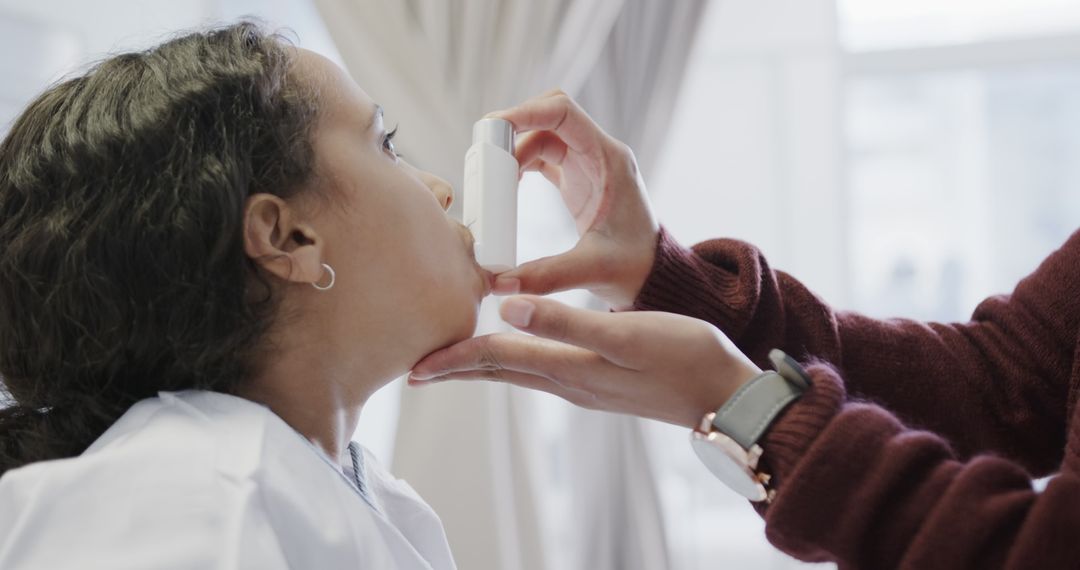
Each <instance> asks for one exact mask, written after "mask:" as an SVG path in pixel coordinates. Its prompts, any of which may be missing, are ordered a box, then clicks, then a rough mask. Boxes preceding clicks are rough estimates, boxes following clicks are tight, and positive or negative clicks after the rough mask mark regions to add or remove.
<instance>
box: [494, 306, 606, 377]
mask: <svg viewBox="0 0 1080 570" xmlns="http://www.w3.org/2000/svg"><path fill="white" fill-rule="evenodd" d="M499 316H501V317H502V319H503V320H504V321H506V322H507V323H509V324H510V325H512V326H513V327H514V328H517V329H519V330H522V331H525V332H527V333H530V334H533V335H536V336H538V337H543V338H547V339H551V340H555V341H558V342H562V343H566V344H571V345H574V346H579V347H581V348H585V349H588V350H591V351H593V352H597V353H599V354H600V355H602V356H604V357H606V358H608V359H609V360H612V361H618V360H621V359H619V358H618V357H617V356H618V353H620V352H622V351H624V350H625V349H626V343H625V342H624V339H625V335H623V334H622V332H621V331H620V329H621V328H625V327H620V326H619V323H618V322H617V321H618V320H619V319H620V318H622V317H625V316H626V315H625V314H620V313H607V312H600V311H590V310H588V309H580V308H577V307H571V306H568V305H564V304H562V303H560V302H558V301H555V300H553V299H545V298H543V297H537V296H534V295H519V296H515V297H509V298H507V299H506V300H504V301H503V302H502V305H501V306H500V307H499Z"/></svg>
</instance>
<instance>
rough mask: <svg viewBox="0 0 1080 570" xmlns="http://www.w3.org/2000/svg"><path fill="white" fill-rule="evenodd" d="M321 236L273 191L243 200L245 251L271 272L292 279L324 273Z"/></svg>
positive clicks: (310, 279) (297, 280) (305, 279)
mask: <svg viewBox="0 0 1080 570" xmlns="http://www.w3.org/2000/svg"><path fill="white" fill-rule="evenodd" d="M322 248H323V243H322V239H321V238H320V237H319V235H318V233H316V232H315V228H313V227H311V226H310V225H309V224H305V223H303V222H301V221H300V220H299V219H298V218H297V215H296V211H295V210H294V209H292V208H290V207H289V204H288V203H287V202H285V201H284V200H282V199H281V198H279V197H278V196H274V195H273V194H262V193H260V194H254V195H252V196H249V197H248V199H247V200H246V201H245V203H244V252H245V253H246V254H247V255H248V257H250V258H251V259H253V260H255V263H257V264H258V265H259V267H262V268H263V269H264V270H266V271H267V272H269V273H270V274H271V275H274V276H276V277H278V278H279V279H282V280H284V281H290V282H294V283H316V282H318V281H319V279H320V278H321V277H322V276H323V275H322V274H323V267H322Z"/></svg>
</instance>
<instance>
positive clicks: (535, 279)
mask: <svg viewBox="0 0 1080 570" xmlns="http://www.w3.org/2000/svg"><path fill="white" fill-rule="evenodd" d="M595 265H596V263H595V261H594V260H591V259H590V256H589V255H587V254H586V253H584V252H582V249H581V246H580V245H578V246H577V247H575V248H573V249H571V250H570V251H567V252H565V253H560V254H559V255H552V256H549V257H541V258H540V259H535V260H533V261H529V262H527V263H523V264H521V265H519V266H517V267H515V268H514V269H511V270H509V271H504V272H503V273H500V274H498V275H496V276H495V282H494V284H493V286H492V292H494V293H495V294H496V295H513V294H515V293H530V294H533V295H547V294H548V293H556V292H558V291H566V290H567V289H581V288H584V287H585V286H586V285H588V284H589V282H590V280H591V279H592V277H593V271H594V270H595Z"/></svg>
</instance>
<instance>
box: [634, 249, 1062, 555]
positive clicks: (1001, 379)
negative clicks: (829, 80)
mask: <svg viewBox="0 0 1080 570" xmlns="http://www.w3.org/2000/svg"><path fill="white" fill-rule="evenodd" d="M635 308H636V309H639V310H663V311H669V312H675V313H681V314H684V315H689V316H692V317H697V318H700V319H704V320H706V321H709V322H711V323H713V324H715V325H716V326H717V327H719V328H720V329H721V330H723V331H724V332H725V333H727V334H728V335H729V336H730V337H731V338H732V340H734V341H735V342H736V343H737V344H738V345H739V347H740V348H741V349H742V350H743V351H744V352H746V354H747V355H749V356H750V357H751V358H752V359H753V360H754V361H755V362H757V363H758V365H759V366H762V367H765V366H766V365H767V358H766V355H767V353H768V351H769V349H771V348H780V349H783V350H784V351H785V352H787V353H788V354H790V355H792V356H793V357H795V358H796V359H798V360H800V361H802V362H804V363H808V364H809V365H808V367H807V369H808V371H809V372H810V374H811V376H812V378H813V381H814V385H813V387H812V388H811V389H810V390H809V391H807V392H806V394H804V396H803V397H802V398H801V399H800V400H798V401H797V402H796V403H795V404H793V405H792V406H790V407H789V408H788V409H787V410H786V411H785V412H784V413H783V414H782V415H781V416H780V418H779V419H778V420H777V422H776V423H774V424H773V426H772V428H771V429H770V430H769V432H768V433H767V434H766V436H765V438H764V439H763V441H762V447H763V448H764V450H765V454H764V458H763V464H764V467H765V469H767V470H770V471H771V473H772V474H773V475H774V482H775V487H776V489H777V495H776V499H775V501H774V502H773V503H772V505H770V506H768V507H765V506H763V505H759V506H758V509H759V512H760V513H761V514H762V515H763V516H764V517H765V521H766V535H767V536H768V539H769V541H770V542H772V543H773V544H774V545H776V546H777V547H778V548H780V549H781V550H783V551H784V552H787V553H789V554H791V555H793V556H795V557H797V558H800V559H802V560H807V561H829V560H831V561H836V562H838V564H839V566H840V568H841V569H848V568H852V569H854V568H859V569H872V570H879V569H885V568H905V569H918V570H927V569H937V568H943V569H950V570H956V569H964V568H972V569H976V568H977V569H980V570H988V569H994V568H1015V569H1021V568H1022V569H1052V568H1070V569H1080V416H1077V413H1078V412H1077V410H1076V405H1075V404H1076V400H1077V395H1078V393H1080V392H1078V391H1080V359H1077V358H1075V356H1076V351H1077V348H1078V340H1080V232H1077V233H1076V234H1073V236H1072V237H1071V238H1069V240H1068V241H1067V242H1066V243H1065V245H1064V246H1062V248H1061V249H1060V250H1058V251H1057V252H1055V253H1053V254H1052V255H1051V256H1050V257H1048V258H1047V259H1046V260H1045V261H1044V262H1043V263H1042V264H1041V265H1040V266H1039V268H1038V269H1037V270H1036V271H1035V273H1033V274H1032V275H1031V276H1029V277H1027V278H1026V279H1024V280H1023V281H1021V282H1020V284H1019V285H1017V287H1016V290H1015V291H1013V293H1012V294H1011V295H1001V296H996V297H991V298H989V299H987V300H985V301H983V302H982V303H981V304H980V305H979V307H978V308H977V309H976V310H975V314H974V315H973V316H972V318H971V320H970V321H969V322H966V323H957V324H937V323H922V322H916V321H910V320H875V319H870V318H867V317H864V316H861V315H858V314H854V313H850V312H841V311H835V310H833V309H831V308H829V307H828V306H826V305H825V304H824V303H823V302H822V301H821V300H820V299H819V298H817V297H816V296H814V294H813V293H811V292H810V291H808V290H807V289H806V288H805V287H804V286H803V285H802V284H800V283H799V282H798V281H796V280H795V279H793V278H792V277H791V276H789V275H786V274H784V273H782V272H779V271H774V270H772V269H770V268H769V266H768V265H767V264H766V262H765V259H764V258H763V257H762V256H761V254H760V253H759V252H758V251H757V250H756V249H755V248H754V247H753V246H750V245H748V244H745V243H742V242H739V241H734V240H725V239H720V240H711V241H707V242H703V243H701V244H698V245H696V246H694V247H693V249H687V248H684V247H682V246H680V245H679V244H678V243H676V242H675V241H674V240H673V239H672V238H671V236H670V234H668V233H667V232H666V231H664V230H661V233H660V239H659V243H658V248H657V257H656V264H655V266H654V268H653V270H652V273H651V274H650V275H649V277H648V280H647V281H646V283H645V286H644V288H643V289H642V291H641V294H640V295H639V297H638V299H637V302H636V303H635ZM1053 473H1057V476H1056V477H1055V478H1053V479H1052V480H1051V481H1050V483H1049V485H1048V486H1047V487H1046V489H1045V491H1043V492H1041V493H1037V492H1035V491H1034V490H1033V489H1032V484H1031V480H1032V477H1033V476H1034V477H1041V476H1046V475H1050V474H1053ZM717 532H723V529H717Z"/></svg>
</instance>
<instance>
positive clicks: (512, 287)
mask: <svg viewBox="0 0 1080 570" xmlns="http://www.w3.org/2000/svg"><path fill="white" fill-rule="evenodd" d="M491 292H492V293H495V294H496V295H517V294H518V293H520V292H521V280H520V279H517V278H515V277H496V278H495V284H494V285H492V287H491Z"/></svg>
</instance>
